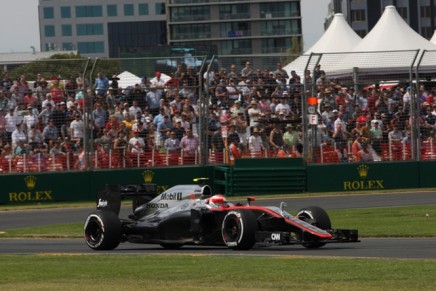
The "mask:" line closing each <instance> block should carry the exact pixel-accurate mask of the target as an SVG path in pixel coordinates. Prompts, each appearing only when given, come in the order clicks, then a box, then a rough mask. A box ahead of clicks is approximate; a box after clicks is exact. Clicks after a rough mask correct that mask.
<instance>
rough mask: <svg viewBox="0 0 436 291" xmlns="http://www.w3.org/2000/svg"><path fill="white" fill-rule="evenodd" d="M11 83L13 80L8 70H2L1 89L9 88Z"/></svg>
mask: <svg viewBox="0 0 436 291" xmlns="http://www.w3.org/2000/svg"><path fill="white" fill-rule="evenodd" d="M13 84H14V82H13V81H12V79H11V78H10V77H9V72H4V73H3V78H2V80H1V84H0V85H1V88H2V90H6V91H9V90H11V87H12V85H13Z"/></svg>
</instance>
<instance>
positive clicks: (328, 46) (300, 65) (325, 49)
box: [284, 13, 362, 76]
mask: <svg viewBox="0 0 436 291" xmlns="http://www.w3.org/2000/svg"><path fill="white" fill-rule="evenodd" d="M361 40H362V39H361V38H360V36H358V35H357V34H356V33H355V32H354V30H353V29H352V28H351V27H350V26H349V25H348V23H347V21H346V20H345V18H344V15H343V14H342V13H336V14H335V15H334V17H333V20H332V23H331V24H330V26H329V27H328V29H327V30H326V31H325V32H324V34H323V35H322V36H321V38H320V39H319V40H318V41H317V42H316V43H315V44H314V45H313V46H311V47H310V48H309V49H308V50H307V51H306V52H305V53H304V54H303V55H302V56H300V57H298V58H297V59H295V60H294V61H292V62H291V63H289V64H287V65H286V66H285V67H284V69H285V70H286V71H287V72H288V75H290V71H291V70H295V71H296V72H297V74H299V75H300V76H302V74H303V70H304V68H305V66H306V63H307V61H308V60H309V56H310V54H311V53H336V52H349V51H351V50H352V49H353V48H354V47H355V46H356V45H357V44H358V43H359V42H360V41H361Z"/></svg>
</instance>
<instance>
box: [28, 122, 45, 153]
mask: <svg viewBox="0 0 436 291" xmlns="http://www.w3.org/2000/svg"><path fill="white" fill-rule="evenodd" d="M27 140H28V142H29V145H30V148H31V149H32V150H35V149H36V148H37V147H38V145H39V144H40V143H43V142H44V136H43V135H42V133H41V131H40V130H39V128H37V127H36V126H32V127H31V128H30V130H29V131H28V132H27Z"/></svg>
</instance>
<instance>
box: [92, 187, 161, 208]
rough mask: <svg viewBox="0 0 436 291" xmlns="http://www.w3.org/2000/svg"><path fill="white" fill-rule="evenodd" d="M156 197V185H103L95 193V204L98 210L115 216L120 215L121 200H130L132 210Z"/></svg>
mask: <svg viewBox="0 0 436 291" xmlns="http://www.w3.org/2000/svg"><path fill="white" fill-rule="evenodd" d="M157 195H158V193H157V184H151V183H146V184H136V185H110V184H109V185H108V184H107V185H105V187H104V188H103V189H101V190H99V191H97V197H96V204H97V209H98V210H109V211H112V212H114V213H115V214H117V215H118V214H119V213H120V208H121V200H124V199H125V198H130V199H132V208H133V210H135V209H136V207H138V206H140V205H142V204H145V203H147V202H148V201H151V200H152V199H153V198H155V197H156V196H157Z"/></svg>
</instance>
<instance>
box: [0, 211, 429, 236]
mask: <svg viewBox="0 0 436 291" xmlns="http://www.w3.org/2000/svg"><path fill="white" fill-rule="evenodd" d="M329 215H330V219H331V221H332V225H333V227H334V228H338V229H339V228H347V229H358V230H359V235H360V236H361V237H436V205H423V206H402V207H389V208H362V209H347V210H332V211H329ZM83 220H85V217H84V218H83ZM0 231H1V226H0ZM82 232H83V222H80V223H72V224H54V225H48V226H43V227H34V228H21V229H13V230H7V231H4V232H3V233H0V237H29V238H30V237H35V238H38V237H53V238H55V237H56V238H75V237H83V235H82Z"/></svg>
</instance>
